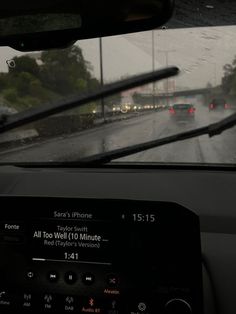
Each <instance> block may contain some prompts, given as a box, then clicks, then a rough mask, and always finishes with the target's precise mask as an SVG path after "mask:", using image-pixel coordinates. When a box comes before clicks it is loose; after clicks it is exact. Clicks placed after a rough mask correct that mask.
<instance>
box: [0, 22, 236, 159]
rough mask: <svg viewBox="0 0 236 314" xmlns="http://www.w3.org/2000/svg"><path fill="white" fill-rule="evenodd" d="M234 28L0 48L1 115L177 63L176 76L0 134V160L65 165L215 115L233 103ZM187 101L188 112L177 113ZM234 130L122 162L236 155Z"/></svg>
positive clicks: (218, 116) (181, 129)
mask: <svg viewBox="0 0 236 314" xmlns="http://www.w3.org/2000/svg"><path fill="white" fill-rule="evenodd" d="M235 31H236V27H235V26H227V27H207V28H206V27H203V28H189V29H173V30H171V29H160V30H155V31H148V32H141V33H134V34H127V35H123V36H113V37H106V38H102V39H99V38H96V39H90V40H81V41H78V42H76V43H75V44H74V46H72V47H70V48H67V49H63V50H49V51H43V52H40V51H39V52H31V53H22V52H18V51H15V50H13V49H11V48H8V47H1V48H0V115H1V116H2V115H5V114H15V113H17V112H20V111H23V110H26V109H28V108H32V107H35V106H43V105H44V104H45V103H47V102H54V103H56V102H58V101H61V100H63V101H65V102H66V100H67V99H69V98H70V97H71V96H72V95H79V94H81V93H84V92H91V91H93V90H96V89H98V88H100V87H101V86H102V85H103V84H106V83H111V82H114V81H116V80H122V79H124V78H126V77H131V76H133V75H136V74H141V73H145V72H148V71H153V70H157V69H161V68H163V67H166V66H172V65H175V66H177V67H179V69H180V75H178V76H177V77H172V78H169V79H166V80H162V81H159V82H157V83H153V84H149V85H145V86H141V87H138V88H134V89H132V90H128V91H125V92H122V93H120V94H117V95H114V96H112V97H109V98H106V99H102V100H98V101H96V102H93V103H89V104H87V105H85V106H83V107H80V108H76V109H73V110H69V111H66V112H64V113H61V114H57V115H54V116H51V117H48V118H47V119H43V120H40V121H37V122H35V123H32V124H29V125H26V126H24V127H21V128H18V129H15V130H12V131H9V132H6V133H3V134H0V162H19V161H20V162H54V161H61V162H68V161H77V160H79V159H80V158H83V157H86V156H91V155H93V154H97V153H102V152H107V151H110V150H113V149H116V148H122V147H126V146H130V145H133V144H137V143H142V142H145V141H150V140H154V139H158V138H162V137H165V136H168V135H173V134H175V133H179V132H184V131H187V130H191V129H194V128H197V127H201V126H204V125H208V124H210V123H213V122H216V121H219V120H220V119H222V118H225V117H226V116H228V115H230V114H232V113H233V112H235V109H236V102H235V100H236V57H235V51H236V40H235ZM176 107H178V109H179V108H180V107H182V108H187V107H188V108H187V110H183V114H181V113H179V112H177V111H179V110H175V109H176ZM235 135H236V128H232V129H230V130H228V131H226V132H224V133H222V134H221V135H219V136H216V137H214V138H209V137H208V136H201V137H198V138H194V139H190V140H185V141H182V142H178V143H174V144H169V145H166V146H163V147H159V148H155V149H151V150H148V151H145V152H142V153H139V154H135V155H131V156H127V157H125V158H122V159H119V160H117V161H119V162H124V161H125V162H127V161H129V162H144V163H145V162H164V163H176V162H177V163H197V164H199V163H200V164H205V163H227V164H234V163H235V162H236V144H235V143H236V141H235Z"/></svg>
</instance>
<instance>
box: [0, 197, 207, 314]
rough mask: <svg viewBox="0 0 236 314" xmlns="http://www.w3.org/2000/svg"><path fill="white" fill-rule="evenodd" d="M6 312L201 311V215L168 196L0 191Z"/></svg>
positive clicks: (2, 306) (0, 299)
mask: <svg viewBox="0 0 236 314" xmlns="http://www.w3.org/2000/svg"><path fill="white" fill-rule="evenodd" d="M0 201H1V211H0V250H1V260H0V276H1V280H0V313H5V312H6V313H13V312H14V313H15V312H18V313H19V312H23V313H24V312H27V313H101V314H102V313H106V314H119V313H127V314H149V313H150V314H152V313H168V314H170V313H173V314H180V313H181V314H185V313H193V314H200V313H202V312H203V311H202V269H201V245H200V230H199V219H198V216H197V215H196V214H194V213H192V212H191V211H189V210H188V209H186V208H184V207H182V206H180V205H177V204H175V203H168V202H148V201H131V200H102V199H100V200H98V199H79V198H77V199H76V198H48V197H37V198H34V197H7V196H6V197H1V199H0Z"/></svg>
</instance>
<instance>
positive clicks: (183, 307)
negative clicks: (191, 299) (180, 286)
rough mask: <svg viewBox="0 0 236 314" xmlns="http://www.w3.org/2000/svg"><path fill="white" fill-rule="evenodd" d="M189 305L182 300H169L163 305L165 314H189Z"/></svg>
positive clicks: (190, 311) (190, 309)
mask: <svg viewBox="0 0 236 314" xmlns="http://www.w3.org/2000/svg"><path fill="white" fill-rule="evenodd" d="M191 313H192V308H191V306H190V304H189V303H188V302H187V301H185V300H183V299H171V300H169V301H168V302H167V303H166V305H165V314H191Z"/></svg>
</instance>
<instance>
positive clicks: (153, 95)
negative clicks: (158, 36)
mask: <svg viewBox="0 0 236 314" xmlns="http://www.w3.org/2000/svg"><path fill="white" fill-rule="evenodd" d="M154 35H155V34H154V30H152V72H154V71H155V37H154ZM152 104H153V106H155V82H153V83H152Z"/></svg>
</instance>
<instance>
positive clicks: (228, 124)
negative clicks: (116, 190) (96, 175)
mask: <svg viewBox="0 0 236 314" xmlns="http://www.w3.org/2000/svg"><path fill="white" fill-rule="evenodd" d="M235 125H236V113H233V114H232V115H230V116H228V117H227V118H224V119H222V120H220V121H218V122H215V123H212V124H209V125H207V126H203V127H200V128H197V129H193V130H190V131H186V132H181V133H177V134H174V135H170V136H166V137H163V138H160V139H156V140H152V141H148V142H145V143H141V144H136V145H132V146H128V147H124V148H119V149H115V150H112V151H108V152H105V153H100V154H96V155H93V156H89V157H85V158H81V159H79V160H78V162H79V163H83V164H88V165H90V164H91V165H93V164H105V163H108V162H110V161H112V160H114V159H119V158H122V157H126V156H129V155H133V154H137V153H140V152H143V151H146V150H148V149H151V148H155V147H159V146H163V145H167V144H171V143H175V142H179V141H183V140H187V139H191V138H194V137H198V136H201V135H205V134H208V135H209V137H213V136H215V135H218V134H221V133H222V132H223V131H225V130H227V129H230V128H232V127H233V126H235Z"/></svg>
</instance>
